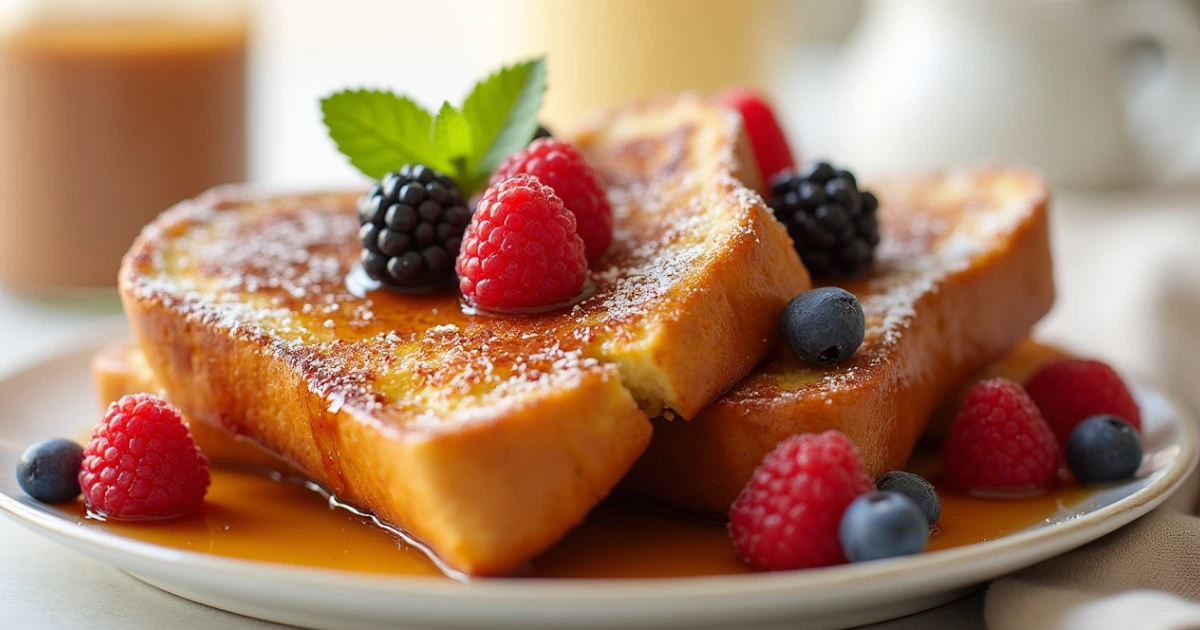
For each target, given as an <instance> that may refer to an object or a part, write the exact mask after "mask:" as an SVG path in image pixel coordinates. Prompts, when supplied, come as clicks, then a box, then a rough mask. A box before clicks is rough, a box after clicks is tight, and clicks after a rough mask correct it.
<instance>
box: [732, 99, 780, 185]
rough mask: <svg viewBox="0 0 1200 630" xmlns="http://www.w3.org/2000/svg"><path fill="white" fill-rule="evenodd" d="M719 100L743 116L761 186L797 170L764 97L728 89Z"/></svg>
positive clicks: (777, 123)
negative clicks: (777, 176)
mask: <svg viewBox="0 0 1200 630" xmlns="http://www.w3.org/2000/svg"><path fill="white" fill-rule="evenodd" d="M720 98H721V101H722V102H723V103H725V104H726V105H728V106H730V107H732V108H734V109H736V110H737V111H738V113H740V114H741V115H742V122H743V123H744V124H745V125H746V135H748V136H750V147H751V148H752V149H753V150H754V160H755V161H756V162H758V171H759V173H761V174H762V179H763V185H764V186H766V183H767V182H769V181H771V177H773V176H775V175H777V174H779V173H780V172H781V171H785V170H789V169H795V168H796V160H795V158H793V157H792V150H791V148H790V147H788V141H787V136H786V135H784V133H783V129H781V128H780V127H779V121H777V120H776V119H775V112H773V111H772V110H771V106H770V105H768V104H767V102H766V100H765V99H764V98H763V97H761V96H759V95H758V94H755V93H754V92H752V91H750V90H748V89H746V88H730V89H728V90H725V91H724V92H722V93H721V96H720Z"/></svg>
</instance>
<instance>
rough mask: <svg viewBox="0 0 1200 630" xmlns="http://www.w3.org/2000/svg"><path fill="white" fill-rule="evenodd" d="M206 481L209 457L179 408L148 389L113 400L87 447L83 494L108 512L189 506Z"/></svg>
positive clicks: (139, 515) (137, 514)
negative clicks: (199, 447)
mask: <svg viewBox="0 0 1200 630" xmlns="http://www.w3.org/2000/svg"><path fill="white" fill-rule="evenodd" d="M208 484H209V476H208V459H207V458H206V457H204V455H202V454H201V453H200V450H199V449H197V448H196V443H195V442H193V441H192V434H191V432H189V431H188V428H187V425H185V424H184V423H183V418H182V417H181V416H180V415H179V410H178V409H176V408H175V407H173V406H171V405H169V404H167V402H166V401H164V400H162V399H161V398H158V397H156V396H151V395H150V394H133V395H130V396H122V397H121V399H120V400H118V401H117V402H115V403H113V404H111V405H109V406H108V411H107V412H106V413H105V414H104V420H102V421H100V424H97V425H96V428H95V429H93V430H92V439H91V441H90V442H88V444H87V447H85V448H84V449H83V467H82V468H81V469H80V471H79V486H80V487H81V488H82V489H83V497H84V499H86V500H87V503H88V506H89V507H90V508H91V509H92V510H94V511H96V512H99V513H101V514H103V515H105V516H108V517H110V518H118V519H146V518H166V517H170V516H178V515H180V514H184V513H187V512H190V511H192V510H195V509H196V508H197V507H199V506H200V502H201V501H203V500H204V494H205V493H206V492H207V491H208Z"/></svg>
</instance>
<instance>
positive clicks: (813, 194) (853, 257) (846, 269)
mask: <svg viewBox="0 0 1200 630" xmlns="http://www.w3.org/2000/svg"><path fill="white" fill-rule="evenodd" d="M770 206H771V209H772V210H774V211H775V217H776V218H777V219H779V220H780V221H781V222H782V223H783V224H784V225H785V226H787V229H788V234H790V235H791V237H792V242H793V243H794V244H795V246H796V252H797V253H799V254H800V259H801V260H803V261H804V265H805V266H806V267H808V271H809V273H811V274H812V276H813V277H814V278H844V277H847V276H854V275H857V274H859V273H862V272H863V271H866V270H867V269H869V268H870V267H871V264H872V263H873V262H874V260H875V246H876V245H878V244H879V221H878V219H877V218H876V211H877V210H878V209H879V200H878V199H876V198H875V195H873V194H871V193H869V192H864V191H859V189H858V183H857V181H855V179H854V175H853V174H851V173H850V172H849V171H843V170H838V169H835V168H834V167H833V166H830V165H829V163H827V162H817V163H815V164H811V165H809V166H808V167H806V168H804V169H803V170H801V171H799V172H796V171H790V170H789V171H784V172H782V173H780V174H779V175H776V176H775V177H773V178H771V201H770Z"/></svg>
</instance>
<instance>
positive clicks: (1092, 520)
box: [0, 318, 1200, 604]
mask: <svg viewBox="0 0 1200 630" xmlns="http://www.w3.org/2000/svg"><path fill="white" fill-rule="evenodd" d="M128 330H129V329H128V325H127V323H126V322H125V321H124V319H123V318H120V319H119V320H118V319H117V318H112V319H110V320H107V321H104V322H100V323H98V324H96V325H93V326H91V327H88V328H84V329H82V330H80V331H78V332H76V333H75V334H72V335H68V336H66V337H65V338H64V339H63V340H62V341H61V343H57V344H54V345H52V346H51V348H50V349H49V350H48V351H47V352H45V353H43V354H42V355H40V356H39V357H36V358H34V359H32V360H28V361H25V362H22V363H19V364H17V365H15V366H11V367H10V368H9V369H5V370H0V384H4V383H6V382H8V381H10V380H12V379H16V378H19V377H21V376H22V375H25V374H28V373H30V372H33V371H36V370H38V369H45V368H47V367H49V366H50V365H53V364H55V363H60V362H64V361H71V360H89V361H90V355H91V353H94V352H95V351H96V350H98V349H99V348H100V347H102V346H103V345H104V344H106V343H111V342H113V341H116V340H117V339H119V336H120V335H122V334H128ZM1132 384H1133V385H1134V388H1135V390H1136V395H1137V397H1138V398H1142V397H1145V396H1154V397H1158V398H1161V399H1162V400H1163V401H1165V402H1166V403H1167V404H1168V405H1169V406H1170V408H1171V410H1172V414H1171V418H1172V421H1173V422H1174V423H1175V424H1176V426H1178V427H1179V429H1180V433H1181V434H1182V439H1181V440H1180V442H1179V453H1178V454H1177V455H1176V457H1175V459H1174V461H1173V463H1172V464H1171V465H1170V466H1169V467H1168V468H1166V469H1164V470H1163V471H1162V474H1159V475H1158V477H1157V478H1156V479H1153V480H1151V481H1150V483H1148V484H1147V485H1146V486H1145V487H1143V488H1141V489H1139V490H1137V491H1136V492H1134V493H1133V494H1131V495H1129V496H1127V497H1124V498H1122V499H1120V500H1118V501H1116V502H1114V503H1110V504H1108V505H1105V506H1103V507H1100V508H1098V509H1096V510H1095V511H1093V512H1090V513H1088V514H1085V515H1083V516H1080V517H1078V518H1073V519H1070V520H1068V521H1064V522H1060V523H1056V524H1054V525H1053V526H1052V527H1043V528H1037V529H1032V530H1026V531H1021V532H1017V533H1014V534H1009V535H1007V536H1003V537H1000V538H997V539H995V540H989V541H985V542H981V543H974V544H971V545H965V546H962V547H956V548H953V549H944V550H939V551H934V552H929V553H924V554H919V555H916V556H909V557H902V558H893V559H888V560H880V561H875V562H870V563H863V564H848V565H841V566H836V567H826V568H822V569H808V570H802V571H779V572H764V573H754V574H747V575H721V576H695V577H667V578H579V579H575V578H572V579H561V578H557V579H556V578H477V579H473V580H468V581H466V582H460V581H456V580H453V579H446V578H444V577H433V576H390V575H375V574H368V573H363V572H357V571H350V570H344V569H324V568H315V567H305V566H299V565H288V564H283V563H276V562H267V561H262V560H247V559H241V558H233V557H226V556H217V555H213V554H207V553H203V552H195V551H186V550H181V549H174V548H171V547H165V546H161V545H156V544H153V543H149V542H145V541H141V540H136V539H132V538H126V537H124V536H120V535H118V534H114V533H111V532H105V531H101V530H96V529H92V528H85V527H79V526H78V525H77V524H75V523H72V522H71V521H69V520H67V519H64V518H61V517H60V516H56V515H54V514H53V513H52V512H49V511H46V510H43V509H39V508H37V507H34V506H33V505H31V504H29V503H27V502H26V501H24V500H22V499H20V498H18V497H14V496H11V495H9V494H8V493H6V492H3V491H0V511H3V512H5V513H6V514H8V515H9V517H11V518H12V519H14V520H15V521H16V522H17V523H19V524H21V525H22V526H24V527H26V528H27V529H30V530H32V531H34V532H36V533H39V534H43V535H44V534H45V533H47V532H49V533H51V534H53V535H55V536H59V537H62V538H65V539H70V540H72V541H74V542H76V543H85V544H86V545H89V546H90V545H94V546H96V547H99V548H100V549H102V550H104V551H107V552H110V553H117V554H128V555H132V556H135V557H137V558H139V559H140V560H142V561H148V562H167V563H170V564H171V565H173V566H174V567H177V568H178V569H179V570H186V571H200V572H203V573H204V574H207V575H209V576H218V577H219V576H225V575H238V576H246V575H248V574H252V575H256V576H261V577H263V578H264V579H271V580H279V581H282V582H289V583H300V584H306V585H311V586H316V585H322V584H328V583H329V582H330V581H331V580H334V581H336V582H337V583H338V584H339V585H341V586H342V587H343V588H353V589H356V590H361V591H364V592H368V591H370V592H395V591H397V590H400V591H403V592H404V593H406V594H409V595H414V596H422V597H430V598H447V599H461V598H464V597H470V598H476V599H497V600H499V599H503V600H505V601H507V602H510V603H514V604H516V603H519V600H526V601H545V600H546V599H547V598H567V599H570V600H571V601H588V602H592V603H596V602H604V601H611V600H614V599H620V600H622V601H639V600H640V601H645V600H660V599H662V598H663V597H664V595H669V596H671V597H673V598H697V597H703V598H713V597H719V598H727V597H738V596H745V595H748V594H754V595H758V596H767V597H769V596H773V595H778V594H780V593H783V592H787V593H792V594H794V593H797V592H805V591H813V590H814V589H816V590H825V589H838V588H844V587H847V586H856V587H869V586H870V585H871V583H876V582H878V583H880V584H885V583H887V582H888V581H889V580H894V579H896V578H897V577H903V576H904V575H905V574H909V573H917V572H919V573H921V574H924V575H925V576H927V579H926V580H924V581H926V582H928V581H933V580H938V579H940V580H942V581H945V580H947V579H951V574H952V572H953V570H954V569H955V568H958V569H960V570H965V571H967V572H970V568H971V567H972V566H975V565H976V564H977V563H978V565H979V566H986V565H987V564H988V560H992V564H993V565H994V564H996V561H998V560H1002V559H1003V558H1005V557H1006V552H1011V551H1017V550H1026V551H1029V552H1030V553H1033V554H1036V553H1038V549H1039V548H1040V547H1041V546H1043V545H1047V544H1053V543H1054V542H1055V541H1056V540H1059V539H1063V540H1065V539H1072V538H1082V539H1084V540H1082V541H1081V542H1078V543H1074V544H1070V543H1068V544H1065V546H1064V548H1063V551H1062V552H1065V551H1067V550H1070V549H1074V548H1076V547H1078V546H1081V545H1082V544H1086V543H1087V542H1090V541H1092V540H1095V539H1097V538H1100V537H1101V536H1104V535H1105V534H1108V533H1111V532H1112V531H1115V530H1116V529H1118V528H1120V527H1122V526H1124V525H1125V524H1127V523H1129V522H1131V521H1133V520H1134V519H1136V518H1138V517H1140V516H1142V515H1143V514H1145V513H1146V512H1149V511H1150V510H1152V509H1154V508H1155V507H1157V506H1158V505H1160V504H1162V503H1163V502H1164V501H1165V500H1166V499H1167V498H1168V497H1170V496H1171V495H1172V494H1173V493H1174V492H1175V491H1176V490H1178V489H1179V487H1180V486H1181V485H1183V483H1184V481H1186V479H1187V478H1188V476H1189V475H1190V474H1191V473H1192V472H1193V471H1194V470H1195V469H1196V467H1197V462H1198V460H1200V448H1198V444H1197V440H1198V436H1200V428H1198V427H1197V426H1196V423H1195V419H1194V418H1193V416H1192V414H1191V413H1190V412H1189V411H1188V409H1187V407H1185V406H1183V405H1181V404H1180V403H1179V400H1178V399H1177V398H1175V397H1174V396H1172V395H1170V394H1168V393H1166V392H1164V391H1162V390H1161V389H1158V388H1157V387H1154V386H1151V385H1148V384H1145V382H1144V381H1142V380H1137V379H1133V380H1132ZM41 530H45V531H41ZM56 542H59V543H60V544H62V541H56ZM1009 557H1011V558H1017V557H1019V554H1011V555H1010V556H1009ZM110 564H111V563H110ZM1006 566H1007V565H1006ZM118 568H121V567H118ZM122 570H124V569H122ZM1002 573H1003V571H1001V572H1000V573H997V575H998V574H1002ZM984 579H988V578H984Z"/></svg>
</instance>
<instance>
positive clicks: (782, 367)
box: [623, 169, 1054, 512]
mask: <svg viewBox="0 0 1200 630" xmlns="http://www.w3.org/2000/svg"><path fill="white" fill-rule="evenodd" d="M869 189H870V190H873V191H874V192H875V193H876V194H877V195H878V196H879V198H880V200H881V206H880V210H879V217H880V229H881V233H882V242H881V243H880V246H879V249H878V250H877V258H878V260H877V263H876V266H875V268H874V270H873V271H872V273H871V274H870V275H869V276H868V277H866V278H864V279H859V280H854V281H850V282H845V283H842V284H841V285H840V286H843V287H844V288H846V289H847V290H849V291H851V292H852V293H854V294H855V295H856V296H857V297H858V298H859V301H860V302H861V303H862V306H863V310H864V312H865V314H866V328H867V329H866V338H865V340H864V342H863V345H862V347H861V348H859V350H858V351H857V353H856V354H855V355H854V356H853V357H852V358H850V359H849V360H847V361H845V362H844V363H842V364H840V365H837V366H833V367H828V368H820V367H815V366H808V365H804V364H801V363H800V362H799V361H798V360H796V359H795V358H794V357H793V356H792V355H791V353H790V352H789V351H788V350H787V349H786V348H785V347H783V346H782V344H780V345H779V346H777V348H776V349H775V351H774V353H773V354H772V355H771V357H770V358H769V359H768V360H767V361H766V362H764V363H763V364H762V365H761V366H759V367H758V368H756V369H755V370H754V371H753V372H752V373H751V374H750V375H749V376H748V377H746V378H745V379H744V380H742V382H740V383H739V384H738V385H736V386H735V387H733V388H732V389H730V390H729V391H728V392H726V393H725V394H724V395H723V396H721V397H720V398H719V399H717V400H716V401H715V402H713V403H712V404H711V405H709V407H708V408H706V409H705V410H704V411H703V412H702V413H701V414H700V415H699V416H697V417H696V418H695V419H693V420H692V421H691V422H686V423H685V422H678V421H671V420H668V419H664V418H660V419H657V420H655V432H654V437H653V439H652V440H651V444H650V447H649V448H648V449H647V452H646V453H645V454H644V455H643V456H642V458H641V460H640V461H639V462H638V464H637V465H636V466H635V468H634V470H633V471H632V473H631V474H630V476H629V478H628V479H627V480H626V483H625V484H624V486H623V487H624V488H626V489H627V490H628V491H630V492H633V493H636V494H641V495H646V496H650V497H654V498H656V499H659V500H662V501H665V502H668V503H672V504H675V505H680V506H684V507H688V508H696V509H703V510H708V511H713V512H723V511H725V510H726V509H727V508H728V506H729V504H730V503H731V502H732V501H733V499H734V498H735V497H736V496H737V493H738V492H739V491H740V490H741V488H742V487H743V486H744V485H745V483H746V481H747V480H748V479H749V478H750V475H751V473H752V472H753V470H754V467H755V466H757V464H758V462H759V461H761V459H762V457H763V455H765V454H766V453H767V452H768V451H770V450H771V449H772V448H774V447H775V445H776V444H778V443H779V441H781V440H783V439H785V438H786V437H788V436H789V435H793V434H796V433H812V432H822V431H826V430H830V429H837V430H839V431H841V432H843V433H845V434H846V435H847V436H849V437H850V438H851V439H852V440H853V441H854V442H855V444H856V445H857V446H858V447H859V450H860V451H861V452H862V455H863V460H864V463H865V464H866V466H867V468H868V470H869V471H870V472H872V473H873V474H879V473H882V472H885V471H887V470H893V469H895V468H897V467H899V466H901V465H902V464H903V462H904V461H905V460H907V458H908V456H909V454H910V453H911V452H912V448H913V445H914V444H916V441H917V439H918V437H919V436H920V434H921V433H922V431H923V429H924V427H925V424H926V422H927V421H928V419H929V417H930V415H931V413H932V412H933V410H934V409H935V407H936V406H937V405H938V404H939V403H941V402H942V401H943V399H945V398H946V396H947V395H948V394H949V393H950V392H951V391H953V389H954V387H955V386H956V385H958V384H959V383H960V382H962V381H963V380H965V379H966V378H969V376H970V375H972V374H975V373H976V372H977V371H978V370H980V369H982V368H983V367H984V366H986V365H987V364H989V363H990V362H992V361H995V360H996V359H998V358H999V357H1001V356H1003V355H1004V354H1005V353H1006V352H1008V351H1009V350H1010V349H1011V348H1012V347H1013V346H1015V345H1016V344H1017V342H1018V341H1019V340H1020V339H1021V338H1022V337H1024V336H1025V335H1026V334H1027V333H1028V331H1029V329H1030V328H1031V327H1032V326H1033V324H1034V323H1035V322H1036V321H1037V320H1038V319H1040V318H1041V316H1042V315H1044V314H1045V313H1046V312H1047V311H1048V310H1049V308H1050V305H1051V304H1052V302H1053V299H1054V285H1053V276H1052V273H1051V263H1050V249H1049V235H1048V228H1047V223H1046V204H1047V190H1046V187H1045V184H1044V182H1042V181H1041V179H1040V178H1038V177H1037V176H1036V175H1033V174H1031V173H1028V172H1026V171H1022V170H1016V169H979V170H954V171H947V172H942V173H933V174H929V175H925V176H919V177H911V178H907V179H903V180H895V181H888V182H883V183H881V184H879V185H876V186H870V187H869Z"/></svg>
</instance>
